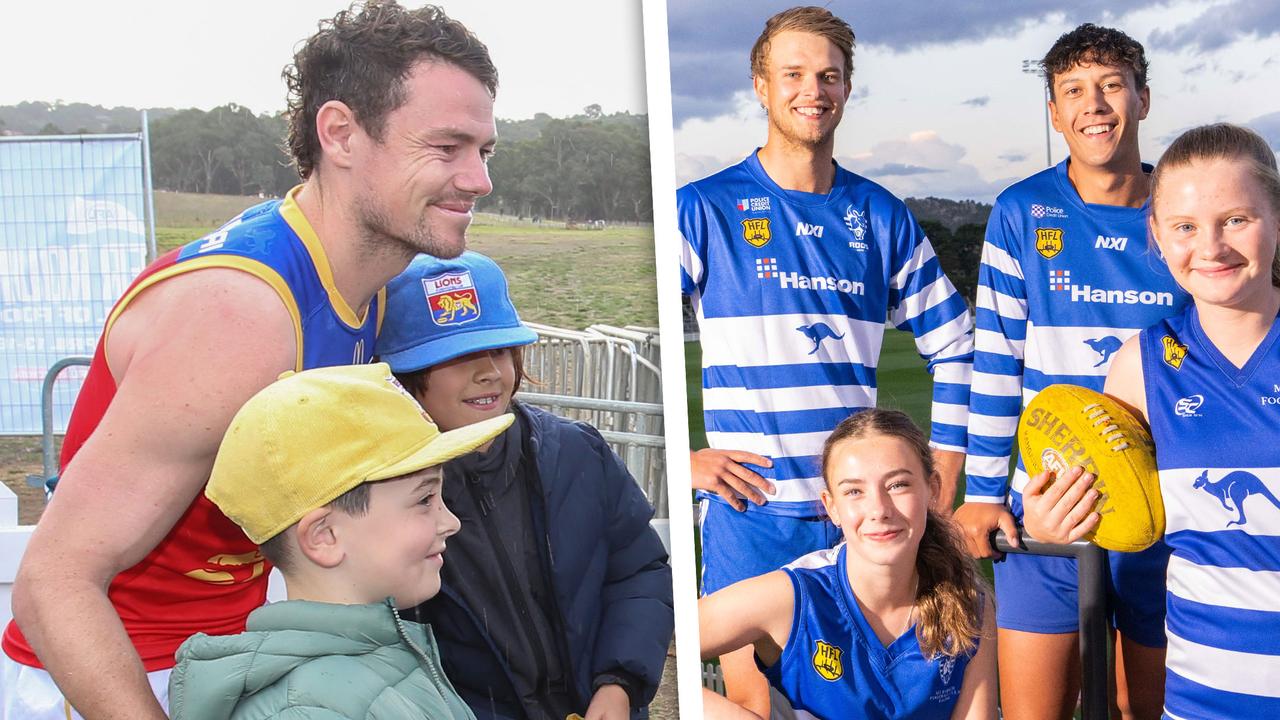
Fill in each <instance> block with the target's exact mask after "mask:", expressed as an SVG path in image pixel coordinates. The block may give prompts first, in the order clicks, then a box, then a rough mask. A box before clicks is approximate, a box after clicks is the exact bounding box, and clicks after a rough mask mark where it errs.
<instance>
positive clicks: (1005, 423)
mask: <svg viewBox="0 0 1280 720" xmlns="http://www.w3.org/2000/svg"><path fill="white" fill-rule="evenodd" d="M1017 431H1018V418H1016V417H1009V416H1005V415H979V414H978V413H969V434H971V435H986V436H990V437H1000V436H1001V435H1004V436H1009V435H1013V434H1014V433H1016V432H1017ZM996 474H997V475H998V474H1000V471H997V472H996Z"/></svg>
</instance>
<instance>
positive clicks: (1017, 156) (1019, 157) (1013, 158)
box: [998, 152, 1027, 163]
mask: <svg viewBox="0 0 1280 720" xmlns="http://www.w3.org/2000/svg"><path fill="white" fill-rule="evenodd" d="M998 157H999V158H1000V159H1001V160H1003V161H1005V162H1007V163H1019V162H1022V161H1023V160H1026V159H1027V154H1026V153H1019V152H1012V153H1005V154H1004V155H1000V156H998Z"/></svg>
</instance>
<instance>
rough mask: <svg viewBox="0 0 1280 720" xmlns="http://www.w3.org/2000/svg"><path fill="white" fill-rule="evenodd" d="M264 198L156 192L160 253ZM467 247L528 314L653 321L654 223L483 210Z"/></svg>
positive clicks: (566, 323)
mask: <svg viewBox="0 0 1280 720" xmlns="http://www.w3.org/2000/svg"><path fill="white" fill-rule="evenodd" d="M258 202H261V201H260V199H259V198H246V197H239V196H231V195H194V194H191V193H171V192H158V193H156V245H157V247H158V248H159V250H160V252H164V251H166V250H169V249H170V248H174V247H177V246H178V245H182V244H184V243H187V242H190V241H192V240H195V239H197V238H199V237H201V236H202V235H204V234H205V233H207V232H209V231H210V230H213V229H215V228H217V227H218V226H219V225H220V224H222V223H223V222H224V221H226V220H227V219H229V218H231V217H234V216H235V215H236V214H237V213H239V212H240V211H241V210H243V209H245V208H246V207H249V206H250V205H253V204H256V203H258ZM467 238H468V239H467V246H468V247H469V248H471V249H472V250H476V251H477V252H482V253H484V254H485V255H488V256H489V257H492V258H493V259H494V260H495V261H497V263H498V264H499V265H500V266H502V269H503V271H504V272H505V273H506V274H507V277H508V279H509V280H510V284H511V295H512V299H513V300H514V301H515V303H516V308H517V309H519V311H520V315H521V317H523V318H524V319H525V320H530V321H533V322H539V323H543V324H546V325H555V326H557V327H566V328H574V329H581V328H584V327H586V326H587V325H590V324H592V323H603V324H606V325H618V326H622V325H643V326H646V327H653V326H656V325H657V323H658V298H657V292H656V276H655V273H654V260H653V226H652V225H640V226H636V225H629V226H614V227H609V228H607V229H605V230H569V229H566V228H565V226H564V223H552V222H545V223H539V224H536V225H535V224H533V223H531V222H528V221H522V220H517V219H515V218H512V217H510V216H501V215H489V214H487V213H479V214H477V216H476V219H475V221H474V222H473V223H472V225H471V230H470V231H469V232H468V236H467Z"/></svg>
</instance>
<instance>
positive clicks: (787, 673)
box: [764, 545, 981, 720]
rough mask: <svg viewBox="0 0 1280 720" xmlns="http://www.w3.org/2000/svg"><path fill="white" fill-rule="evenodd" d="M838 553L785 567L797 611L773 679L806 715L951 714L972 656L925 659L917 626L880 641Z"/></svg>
mask: <svg viewBox="0 0 1280 720" xmlns="http://www.w3.org/2000/svg"><path fill="white" fill-rule="evenodd" d="M834 552H835V553H836V555H835V562H833V563H830V564H826V565H821V566H818V567H813V568H793V567H792V566H787V567H786V568H784V569H783V571H784V572H786V573H787V575H788V577H790V578H791V586H792V589H793V591H794V592H795V612H794V613H793V614H792V622H791V633H790V635H789V636H788V638H787V643H786V646H785V647H783V648H782V655H781V657H779V658H778V662H776V663H774V664H773V665H772V666H771V667H768V668H766V669H765V670H764V675H765V677H766V678H767V679H768V680H769V683H770V684H771V685H773V686H774V687H775V688H777V689H778V692H780V693H782V694H783V695H784V696H785V697H786V698H787V700H788V701H789V702H790V703H791V706H792V708H793V709H794V710H795V716H796V717H797V718H800V719H801V720H815V719H817V718H827V719H830V720H834V719H835V718H885V719H886V720H887V719H888V718H916V719H918V720H926V719H927V718H937V719H938V720H945V719H946V718H950V717H951V713H952V711H953V710H954V709H955V705H956V701H957V700H958V699H959V698H960V689H961V687H962V686H963V685H964V673H965V670H966V669H967V668H968V666H969V661H970V660H971V659H972V657H973V656H972V655H970V654H964V653H962V654H960V655H956V656H946V655H938V656H936V657H932V658H926V657H925V656H924V654H923V653H922V652H921V651H920V639H919V637H918V636H917V635H916V626H915V625H912V626H911V628H910V629H908V630H907V632H905V633H903V634H902V635H901V636H899V637H898V638H896V639H895V640H894V641H893V642H891V643H889V645H888V646H885V645H882V644H880V639H879V638H878V637H877V636H876V634H875V631H874V630H872V629H871V625H870V624H869V623H868V622H867V619H866V616H865V615H863V613H862V608H861V607H859V605H858V599H857V597H855V596H854V594H853V590H852V589H850V587H849V574H848V573H849V569H848V565H847V564H846V563H847V551H846V549H845V547H844V545H840V546H839V548H838V549H837V550H835V551H834ZM815 555H816V553H815ZM979 642H981V640H980V639H979Z"/></svg>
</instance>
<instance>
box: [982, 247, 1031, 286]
mask: <svg viewBox="0 0 1280 720" xmlns="http://www.w3.org/2000/svg"><path fill="white" fill-rule="evenodd" d="M980 262H981V264H983V265H990V266H991V267H993V268H995V269H996V270H999V271H1000V272H1002V273H1004V274H1005V275H1012V276H1014V277H1016V278H1018V279H1019V280H1026V276H1024V275H1023V274H1022V263H1020V262H1018V260H1017V259H1016V258H1014V257H1013V256H1012V255H1010V254H1009V253H1008V252H1006V251H1005V249H1004V248H1001V247H997V246H996V245H993V244H991V243H983V245H982V260H981V261H980ZM978 288H979V292H981V291H982V286H981V285H979V286H978Z"/></svg>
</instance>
